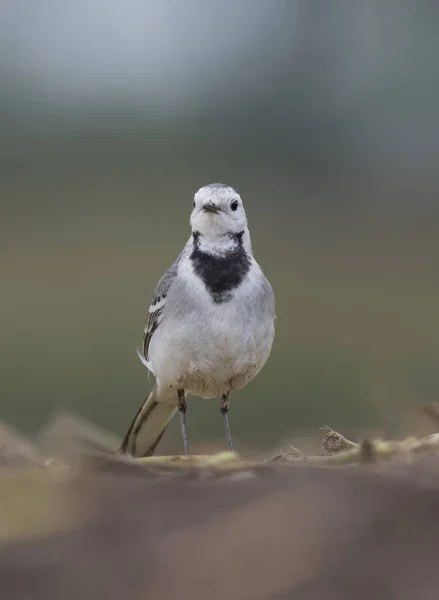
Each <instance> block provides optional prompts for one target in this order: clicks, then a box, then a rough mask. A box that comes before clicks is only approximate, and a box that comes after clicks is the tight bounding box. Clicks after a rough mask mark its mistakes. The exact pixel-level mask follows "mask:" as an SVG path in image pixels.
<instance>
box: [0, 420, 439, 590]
mask: <svg viewBox="0 0 439 600" xmlns="http://www.w3.org/2000/svg"><path fill="white" fill-rule="evenodd" d="M1 439H2V453H1V464H2V466H1V467H0V489H1V493H0V510H1V515H2V527H1V539H2V547H1V556H2V559H1V561H0V589H1V590H2V596H3V597H5V598H8V600H28V599H29V598H32V599H33V600H52V599H53V600H55V599H59V598H63V600H70V599H72V600H78V598H81V600H89V599H90V600H92V599H93V600H100V599H102V600H113V599H114V600H116V599H117V600H119V599H120V598H124V599H125V600H134V599H136V600H137V599H140V598H157V599H161V598H163V599H164V598H166V599H167V600H169V599H173V598H176V599H177V598H178V599H179V600H185V599H188V600H189V599H191V600H197V599H200V600H201V599H205V598H209V600H216V599H217V598H218V599H224V598H229V599H235V598H236V599H237V600H238V599H239V600H245V599H247V598H248V599H249V600H250V599H254V598H261V599H263V598H274V599H279V600H280V599H286V598H298V599H300V600H308V599H309V600H316V599H319V598H325V599H330V600H331V599H334V600H335V599H337V600H340V599H344V598H346V599H349V600H351V599H353V598H354V599H355V600H363V599H364V600H366V599H368V600H369V599H370V598H386V600H393V599H395V600H404V599H409V598H416V599H417V600H430V599H432V600H433V599H436V598H437V597H438V595H439V573H438V570H437V553H438V551H439V520H438V506H439V486H438V480H437V472H438V468H439V458H438V457H437V456H436V455H435V454H434V453H433V451H432V450H431V452H430V453H428V454H427V456H425V455H424V458H422V459H421V458H419V457H417V458H416V455H411V456H410V457H409V456H408V455H407V453H405V454H404V452H402V453H399V454H398V455H397V456H396V457H395V458H394V459H393V460H392V461H388V462H385V463H384V462H376V463H371V464H368V465H366V464H363V465H361V466H351V467H347V468H342V467H332V468H323V467H317V466H307V465H304V464H301V465H300V466H299V465H298V464H296V463H295V462H294V461H293V462H288V463H286V464H282V463H278V462H270V463H268V464H266V465H265V466H262V465H261V467H259V468H242V469H237V470H236V469H235V470H230V471H227V470H223V471H221V470H216V469H215V468H208V467H205V468H189V467H188V468H174V469H172V468H169V469H166V468H160V469H158V468H157V465H156V466H151V465H150V466H147V465H146V464H142V463H138V462H135V461H127V460H126V461H123V460H121V459H117V458H116V457H115V456H113V455H112V452H111V448H112V447H113V446H114V445H115V444H116V443H117V441H116V440H113V439H112V438H111V437H109V436H107V435H106V434H103V433H102V432H100V431H98V430H95V429H94V428H93V427H92V426H91V425H88V424H87V423H81V422H77V421H75V420H71V419H70V420H69V419H65V418H62V419H57V420H55V421H53V422H52V423H50V425H49V426H48V427H46V429H45V431H44V432H43V434H42V435H41V436H40V438H39V440H38V444H37V445H33V443H31V442H30V441H28V440H25V439H23V438H20V437H19V436H18V435H17V434H15V433H14V432H12V431H10V430H8V428H5V427H4V428H3V430H2V432H1ZM47 456H51V459H50V460H49V461H47V460H45V462H44V464H41V460H42V457H43V458H44V457H46V458H47Z"/></svg>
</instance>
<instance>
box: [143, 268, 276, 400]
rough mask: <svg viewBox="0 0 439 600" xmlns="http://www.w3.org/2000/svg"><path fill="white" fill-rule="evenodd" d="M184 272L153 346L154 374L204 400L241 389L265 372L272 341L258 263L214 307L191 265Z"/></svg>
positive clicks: (153, 340) (270, 319)
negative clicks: (237, 286)
mask: <svg viewBox="0 0 439 600" xmlns="http://www.w3.org/2000/svg"><path fill="white" fill-rule="evenodd" d="M181 269H184V277H180V278H179V282H180V283H179V285H176V286H175V289H174V290H173V291H172V293H171V294H169V295H168V298H167V302H166V309H165V311H164V314H163V320H162V322H161V324H160V326H159V328H158V330H157V332H156V334H155V335H154V336H153V338H152V340H151V344H150V350H149V355H150V361H151V367H152V370H153V372H154V374H155V375H156V377H157V378H158V379H159V380H160V382H161V384H165V385H172V386H175V387H180V388H183V389H185V390H186V391H187V392H188V393H192V394H195V395H198V396H201V397H203V398H212V397H218V396H221V395H222V394H223V393H225V392H228V391H232V390H234V389H239V388H241V387H243V386H244V385H245V384H246V383H248V381H250V380H251V379H252V378H253V377H254V376H255V375H256V374H257V373H258V372H259V370H260V369H261V368H262V367H263V366H264V364H265V362H266V361H267V359H268V356H269V354H270V350H271V345H272V342H273V337H274V324H273V311H272V309H270V307H268V306H265V305H264V303H263V302H261V299H260V298H258V289H260V285H259V283H260V278H261V277H264V275H263V274H262V272H261V271H260V269H259V267H258V265H257V263H254V264H253V265H252V269H251V270H250V272H249V275H248V277H247V278H246V279H245V281H244V282H243V283H242V285H241V286H240V287H239V288H238V289H237V290H235V291H234V292H233V295H232V298H231V300H229V301H228V302H225V303H223V304H215V303H214V302H213V301H212V298H211V297H210V295H209V293H208V292H207V291H206V289H205V287H204V285H203V283H202V282H201V281H200V279H199V278H198V277H197V276H196V275H195V274H194V273H193V270H192V266H191V264H190V262H189V261H185V262H183V264H182V265H181ZM157 334H159V335H157Z"/></svg>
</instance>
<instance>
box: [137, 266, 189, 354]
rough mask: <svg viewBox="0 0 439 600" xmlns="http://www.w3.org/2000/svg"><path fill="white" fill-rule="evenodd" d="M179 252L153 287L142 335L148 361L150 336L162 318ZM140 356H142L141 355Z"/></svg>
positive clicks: (143, 348) (176, 268) (144, 352)
mask: <svg viewBox="0 0 439 600" xmlns="http://www.w3.org/2000/svg"><path fill="white" fill-rule="evenodd" d="M180 258H181V254H180V256H178V258H177V259H176V260H175V262H174V264H173V265H172V267H171V268H170V269H169V270H168V271H166V273H165V274H164V275H163V276H162V278H161V279H160V281H159V282H158V284H157V287H156V288H155V291H154V294H153V297H152V301H151V306H150V307H149V312H148V317H147V319H146V325H145V331H144V336H143V344H142V354H143V358H144V359H145V360H146V361H149V357H148V351H149V344H150V342H151V338H152V336H153V334H154V332H155V331H156V329H157V327H158V326H159V325H160V321H161V319H162V314H163V309H164V307H165V302H166V296H167V294H168V292H169V289H170V288H171V286H172V284H173V283H174V280H175V277H176V275H177V270H178V263H179V262H180ZM141 358H142V357H141Z"/></svg>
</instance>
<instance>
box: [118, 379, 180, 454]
mask: <svg viewBox="0 0 439 600" xmlns="http://www.w3.org/2000/svg"><path fill="white" fill-rule="evenodd" d="M176 411H177V398H176V393H175V391H174V390H172V393H171V392H170V393H169V394H167V395H164V394H159V393H158V388H157V384H156V385H154V387H153V389H152V390H151V393H150V394H149V396H148V398H147V399H146V400H145V401H144V403H143V404H142V406H141V407H140V408H139V410H138V411H137V414H136V416H135V417H134V419H133V422H132V423H131V425H130V428H129V429H128V431H127V433H126V435H125V437H124V439H123V442H122V445H121V448H120V451H121V452H124V453H126V454H130V455H131V456H134V457H137V458H139V457H142V456H152V455H153V454H154V452H155V449H156V447H157V445H158V443H159V442H160V440H161V438H162V436H163V434H164V433H165V430H166V427H167V426H168V424H169V422H170V420H171V419H172V417H173V416H174V414H175V413H176Z"/></svg>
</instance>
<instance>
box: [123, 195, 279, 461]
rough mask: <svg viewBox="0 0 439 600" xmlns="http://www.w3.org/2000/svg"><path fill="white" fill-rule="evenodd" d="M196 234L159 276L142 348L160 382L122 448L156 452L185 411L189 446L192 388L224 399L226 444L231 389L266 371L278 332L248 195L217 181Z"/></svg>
mask: <svg viewBox="0 0 439 600" xmlns="http://www.w3.org/2000/svg"><path fill="white" fill-rule="evenodd" d="M190 224H191V230H192V234H191V236H190V238H189V240H188V242H187V244H186V245H185V247H184V249H183V251H182V252H181V254H180V256H179V257H178V258H177V260H176V261H175V262H174V264H173V265H172V267H171V268H170V269H169V271H167V273H165V274H164V275H163V277H162V278H161V279H160V281H159V283H158V285H157V287H156V290H155V292H154V296H153V299H152V303H151V306H150V308H149V313H148V318H147V321H146V326H145V332H144V338H143V345H142V348H141V350H140V349H138V350H137V353H138V355H139V357H140V360H141V361H142V362H143V364H144V365H145V366H146V367H147V368H148V369H149V370H150V371H151V372H152V373H153V374H154V376H155V378H156V381H155V385H154V387H153V389H152V391H151V393H150V394H149V396H148V398H147V399H146V400H145V402H144V403H143V405H142V406H141V407H140V409H139V411H138V413H137V415H136V416H135V418H134V420H133V422H132V424H131V426H130V428H129V430H128V433H127V434H126V436H125V438H124V440H123V442H122V447H121V451H122V452H125V453H129V454H131V455H132V456H150V455H152V454H153V453H154V450H155V448H156V446H157V444H158V443H159V441H160V439H161V437H162V435H163V433H164V431H165V429H166V426H167V425H168V423H169V421H170V420H171V418H172V416H173V415H174V414H175V413H176V412H177V410H178V411H179V413H180V421H181V429H182V435H183V442H184V449H185V452H186V454H187V453H188V445H187V435H186V394H193V395H197V396H201V397H202V398H221V403H220V410H221V413H222V414H223V417H224V425H225V429H226V436H227V442H228V446H229V448H230V450H231V449H232V442H231V438H230V430H229V424H228V418H227V413H228V410H229V401H230V393H231V392H232V391H234V390H239V389H240V388H242V387H244V386H245V385H246V384H247V383H248V382H249V381H251V380H252V379H253V378H254V377H255V375H256V374H257V373H258V372H259V371H260V370H261V369H262V367H263V366H264V364H265V363H266V361H267V359H268V356H269V354H270V350H271V346H272V343H273V338H274V320H275V303H274V294H273V290H272V288H271V285H270V283H269V282H268V280H267V278H266V277H265V275H264V273H263V272H262V270H261V268H260V266H259V265H258V263H257V262H256V260H255V259H254V257H253V253H252V247H251V242H250V234H249V230H248V227H247V218H246V215H245V211H244V207H243V205H242V200H241V197H240V196H239V194H238V193H237V192H236V191H235V190H234V189H233V188H232V187H230V186H228V185H224V184H220V183H213V184H210V185H206V186H205V187H202V188H201V189H200V190H198V192H197V193H196V194H195V197H194V202H193V210H192V214H191V219H190Z"/></svg>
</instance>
